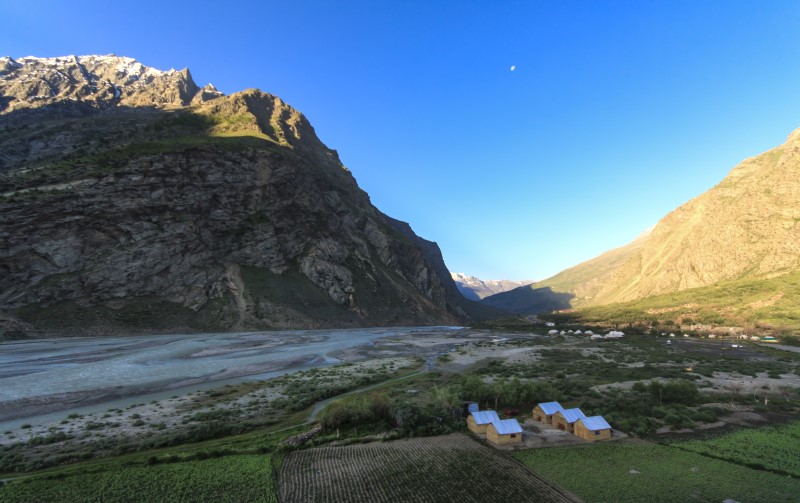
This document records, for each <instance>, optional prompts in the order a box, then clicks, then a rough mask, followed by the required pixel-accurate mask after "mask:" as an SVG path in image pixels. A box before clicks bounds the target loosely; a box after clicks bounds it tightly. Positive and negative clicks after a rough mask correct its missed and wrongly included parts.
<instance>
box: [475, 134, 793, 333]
mask: <svg viewBox="0 0 800 503" xmlns="http://www.w3.org/2000/svg"><path fill="white" fill-rule="evenodd" d="M798 201H800V130H797V131H795V132H793V133H792V134H791V135H790V136H789V138H788V139H787V141H786V143H784V144H783V145H780V146H778V147H776V148H774V149H772V150H769V151H768V152H765V153H763V154H761V155H758V156H755V157H752V158H750V159H746V160H745V161H743V162H742V163H741V164H739V165H738V166H736V167H735V168H734V169H733V170H732V171H731V172H730V173H729V174H728V176H727V177H726V178H725V179H724V180H722V182H720V183H719V184H718V185H717V186H716V187H713V188H712V189H711V190H709V191H707V192H705V193H704V194H702V195H700V196H698V197H696V198H695V199H692V200H691V201H689V202H687V203H686V204H684V205H682V206H680V207H679V208H677V209H675V210H674V211H672V212H671V213H669V214H668V215H667V216H665V217H664V218H663V219H662V220H661V221H660V222H658V224H657V225H656V226H655V227H654V228H653V229H652V230H651V231H650V232H649V233H645V234H644V235H642V236H640V237H639V238H637V239H636V240H635V241H633V242H631V243H630V244H628V245H626V246H624V247H622V248H618V249H616V250H612V251H610V252H607V253H605V254H603V255H601V256H599V257H597V258H595V259H592V260H590V261H588V262H585V263H583V264H580V265H578V266H576V267H573V268H571V269H567V270H565V271H563V272H561V273H559V274H557V275H556V276H553V277H552V278H549V279H546V280H544V281H542V282H539V283H536V284H534V285H532V286H531V288H530V289H528V290H532V289H541V288H550V289H552V291H553V292H555V293H564V294H570V295H572V296H573V298H572V299H571V300H570V301H569V304H568V305H566V306H564V308H567V307H583V306H597V305H605V304H610V303H616V302H627V301H635V300H637V299H644V298H649V297H651V296H658V295H664V294H670V293H674V292H683V291H686V290H689V289H695V288H701V287H707V286H711V285H717V284H721V283H722V282H730V281H738V280H748V281H750V280H752V281H756V283H752V281H751V282H750V283H747V282H745V283H746V284H758V285H759V288H760V289H762V290H763V289H765V288H766V286H765V285H767V284H768V283H769V280H770V279H771V278H777V277H780V276H782V275H785V274H787V273H792V272H795V271H798V270H800V226H798V222H800V205H798ZM745 283H743V284H745ZM726 284H727V283H726ZM738 284H739V283H737V285H738ZM767 290H769V289H768V288H767V289H766V290H765V291H767ZM512 293H513V294H514V296H512V297H510V298H509V297H506V298H503V297H499V296H498V297H497V298H494V297H489V298H487V299H484V301H483V302H484V303H489V304H491V305H494V306H498V307H502V308H505V309H512V307H513V305H512V304H513V303H516V309H515V310H516V311H517V312H526V313H527V312H531V308H530V306H526V305H524V304H523V303H521V299H522V298H523V297H529V298H532V297H534V296H533V295H532V294H531V292H530V291H526V290H525V289H524V288H523V289H517V290H514V291H513V292H508V293H507V294H504V295H506V296H508V295H509V294H512ZM539 293H541V291H540V292H539ZM773 293H774V292H773ZM715 295H716V294H715ZM765 295H766V294H765ZM769 297H771V295H767V296H766V297H765V298H764V299H763V302H766V303H772V304H774V302H775V299H772V300H770V299H769ZM681 298H683V297H681ZM715 298H716V297H715ZM537 299H538V297H537ZM665 299H668V297H663V298H661V299H660V300H659V305H661V304H664V302H667V300H665ZM715 302H716V304H715V305H724V304H725V303H724V302H723V301H715ZM763 302H762V303H763ZM537 305H538V304H537ZM762 307H763V306H762ZM690 311H691V310H690ZM742 316H745V315H744V314H742V313H739V317H740V318H741V317H742ZM690 317H691V316H690V315H687V316H686V318H690ZM703 317H705V318H709V319H710V318H711V317H712V316H711V315H709V314H708V313H706V314H704V315H703Z"/></svg>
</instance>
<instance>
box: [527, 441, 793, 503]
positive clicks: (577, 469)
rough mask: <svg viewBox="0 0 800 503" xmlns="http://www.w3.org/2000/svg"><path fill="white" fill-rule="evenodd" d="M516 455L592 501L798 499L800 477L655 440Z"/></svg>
mask: <svg viewBox="0 0 800 503" xmlns="http://www.w3.org/2000/svg"><path fill="white" fill-rule="evenodd" d="M514 455H515V456H516V457H517V458H518V459H519V460H521V461H522V462H524V463H525V464H526V465H527V466H529V467H530V468H532V469H533V470H534V471H536V472H537V473H539V474H541V475H543V476H544V477H545V478H547V479H549V480H550V481H552V482H554V483H556V484H558V485H560V486H562V487H564V488H565V489H567V490H569V491H572V492H573V493H575V494H577V495H578V496H579V497H581V498H583V499H584V500H585V501H586V502H587V503H606V502H608V503H623V502H641V501H647V502H649V503H673V502H674V503H684V502H687V501H724V500H726V499H733V500H735V501H769V502H772V503H781V502H786V503H789V502H796V501H797V495H798V494H800V480H797V479H795V478H792V477H786V476H781V475H776V474H773V473H769V472H764V471H758V470H753V469H750V468H747V467H744V466H739V465H735V464H732V463H728V462H726V461H721V460H716V459H709V458H707V457H704V456H701V455H699V454H695V453H692V452H686V451H684V450H680V449H676V448H673V447H667V446H662V445H654V444H644V443H642V444H599V445H591V446H586V447H580V448H549V449H532V450H527V451H517V452H515V453H514Z"/></svg>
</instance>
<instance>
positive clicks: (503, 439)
mask: <svg viewBox="0 0 800 503" xmlns="http://www.w3.org/2000/svg"><path fill="white" fill-rule="evenodd" d="M486 440H488V441H489V442H492V443H493V444H497V445H509V444H520V443H522V427H521V426H520V425H519V423H518V422H517V420H516V419H502V420H500V419H498V420H497V421H492V423H491V424H490V425H489V426H488V427H487V428H486Z"/></svg>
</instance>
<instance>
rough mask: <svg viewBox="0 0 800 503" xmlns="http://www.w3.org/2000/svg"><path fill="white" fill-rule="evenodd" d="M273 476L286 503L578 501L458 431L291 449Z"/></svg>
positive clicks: (543, 502)
mask: <svg viewBox="0 0 800 503" xmlns="http://www.w3.org/2000/svg"><path fill="white" fill-rule="evenodd" d="M278 481H279V484H278V486H279V488H280V490H279V492H280V499H281V501H282V502H284V503H294V502H304V503H306V502H314V501H320V502H323V501H336V502H339V503H345V502H364V501H371V502H376V503H380V502H397V501H403V502H429V503H436V502H452V501H458V502H464V503H466V502H476V503H477V502H480V503H484V502H486V501H526V502H530V503H537V502H541V503H546V502H548V503H549V502H570V501H575V499H574V498H573V497H572V496H571V495H569V494H568V493H566V492H564V491H563V490H561V489H559V488H558V487H556V486H553V485H552V484H550V483H548V482H546V481H544V480H542V479H541V478H540V477H538V476H537V475H536V474H534V473H533V472H531V471H529V470H527V469H526V468H525V466H523V465H522V464H520V463H518V462H516V461H515V460H514V459H513V458H511V457H509V456H507V455H506V454H504V453H502V452H499V451H497V450H495V449H493V448H491V447H486V446H484V445H481V444H480V443H478V442H477V441H475V440H473V439H471V438H469V437H466V436H464V435H459V434H454V435H447V436H441V437H428V438H416V439H411V440H398V441H394V442H372V443H369V444H359V445H350V446H343V447H320V448H316V449H308V450H303V451H297V452H293V453H291V454H290V455H289V456H287V457H286V460H285V461H284V463H283V466H282V468H281V471H280V474H279V476H278Z"/></svg>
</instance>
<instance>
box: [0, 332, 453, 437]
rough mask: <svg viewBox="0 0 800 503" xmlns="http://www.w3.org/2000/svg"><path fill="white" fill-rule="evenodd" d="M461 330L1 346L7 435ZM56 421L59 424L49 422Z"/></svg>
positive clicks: (0, 388)
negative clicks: (379, 344) (26, 425)
mask: <svg viewBox="0 0 800 503" xmlns="http://www.w3.org/2000/svg"><path fill="white" fill-rule="evenodd" d="M459 330H460V327H402V328H395V327H393V328H368V329H347V330H294V331H274V332H246V333H206V334H171V335H149V336H148V335H145V336H130V337H108V338H102V337H91V338H89V337H87V338H65V339H46V340H33V341H22V342H5V343H0V428H14V427H18V426H19V425H17V424H16V423H20V422H33V421H36V422H40V421H41V422H44V421H48V420H49V419H53V418H55V417H62V416H63V415H64V414H65V412H71V411H78V412H81V413H88V412H94V411H97V410H102V409H105V408H108V407H121V406H124V405H126V404H130V403H136V402H146V401H150V400H157V399H162V398H165V397H167V396H170V395H179V394H182V393H187V392H191V391H196V390H199V389H208V388H212V387H216V386H220V385H223V384H229V383H234V382H241V381H244V380H261V379H269V378H272V377H277V376H279V375H282V374H285V373H288V372H293V371H296V370H301V369H306V368H311V367H320V366H326V365H332V364H335V363H339V362H340V361H341V360H340V355H341V354H342V353H343V352H348V354H352V353H353V350H354V349H356V348H359V347H365V348H368V347H372V346H373V345H374V344H375V341H376V340H379V339H381V340H384V339H385V340H388V341H392V344H397V343H399V342H401V341H406V340H410V339H414V338H420V337H421V338H430V337H441V338H443V339H450V338H452V337H454V336H455V337H457V335H456V334H457V333H458V331H459ZM50 416H52V418H51V417H50Z"/></svg>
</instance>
